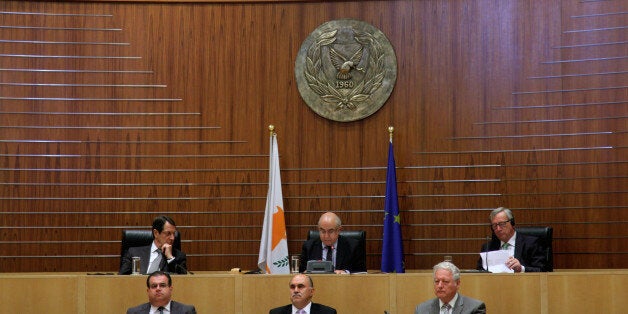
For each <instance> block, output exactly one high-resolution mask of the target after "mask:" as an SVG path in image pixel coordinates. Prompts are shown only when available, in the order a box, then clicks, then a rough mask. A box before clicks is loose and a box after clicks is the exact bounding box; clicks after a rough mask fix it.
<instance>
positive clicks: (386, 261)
mask: <svg viewBox="0 0 628 314" xmlns="http://www.w3.org/2000/svg"><path fill="white" fill-rule="evenodd" d="M385 202H386V203H385V205H384V243H383V245H382V272H386V273H392V272H395V273H405V269H404V265H403V243H402V242H401V218H400V216H399V203H398V199H397V174H396V170H395V156H394V152H393V144H392V141H391V142H390V145H389V146H388V170H387V174H386V201H385Z"/></svg>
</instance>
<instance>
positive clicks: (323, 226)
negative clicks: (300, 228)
mask: <svg viewBox="0 0 628 314" xmlns="http://www.w3.org/2000/svg"><path fill="white" fill-rule="evenodd" d="M340 230H342V222H341V221H340V217H338V215H336V214H334V213H332V212H326V213H324V214H323V215H321V217H320V218H319V219H318V232H319V235H320V237H319V238H313V239H309V240H308V241H306V242H305V243H303V248H302V250H301V263H299V271H300V272H304V271H305V269H306V267H307V262H308V261H312V260H314V261H332V263H333V265H334V269H335V270H334V272H335V273H336V274H349V273H357V272H366V260H365V259H364V254H362V253H363V250H364V249H365V248H363V247H361V245H360V243H359V241H357V240H355V239H351V238H347V237H343V236H341V235H340Z"/></svg>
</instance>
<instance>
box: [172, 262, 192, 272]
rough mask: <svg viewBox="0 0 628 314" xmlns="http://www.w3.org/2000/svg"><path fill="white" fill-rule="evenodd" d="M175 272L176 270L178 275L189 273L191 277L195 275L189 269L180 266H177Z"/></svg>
mask: <svg viewBox="0 0 628 314" xmlns="http://www.w3.org/2000/svg"><path fill="white" fill-rule="evenodd" d="M174 270H175V273H177V274H183V275H187V274H188V273H189V274H190V275H194V273H192V272H191V271H188V270H187V269H185V267H183V266H181V265H180V264H177V265H175V266H174Z"/></svg>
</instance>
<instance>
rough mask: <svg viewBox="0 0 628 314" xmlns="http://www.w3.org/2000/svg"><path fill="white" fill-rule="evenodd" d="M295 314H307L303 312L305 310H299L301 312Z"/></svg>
mask: <svg viewBox="0 0 628 314" xmlns="http://www.w3.org/2000/svg"><path fill="white" fill-rule="evenodd" d="M297 314H307V313H306V312H305V310H303V309H301V310H297Z"/></svg>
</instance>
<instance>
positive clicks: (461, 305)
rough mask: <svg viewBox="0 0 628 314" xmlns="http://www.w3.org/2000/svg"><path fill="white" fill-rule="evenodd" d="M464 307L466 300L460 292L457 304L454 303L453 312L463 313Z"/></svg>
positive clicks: (456, 313) (455, 313)
mask: <svg viewBox="0 0 628 314" xmlns="http://www.w3.org/2000/svg"><path fill="white" fill-rule="evenodd" d="M463 308H464V301H463V300H462V296H461V295H460V294H458V300H456V304H454V308H453V309H452V311H451V313H452V314H461V313H462V309H463Z"/></svg>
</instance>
